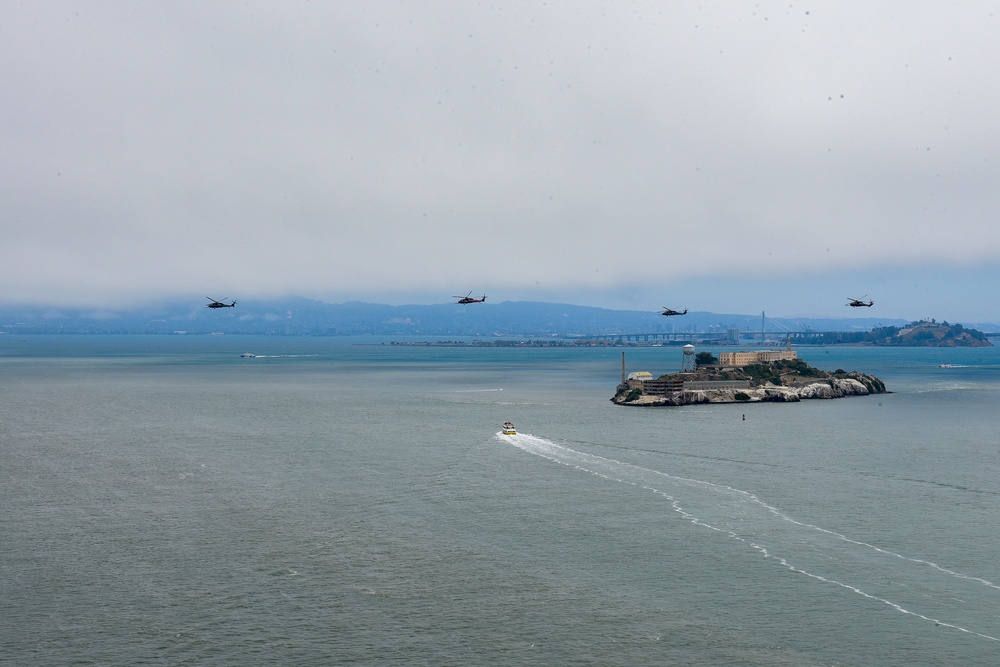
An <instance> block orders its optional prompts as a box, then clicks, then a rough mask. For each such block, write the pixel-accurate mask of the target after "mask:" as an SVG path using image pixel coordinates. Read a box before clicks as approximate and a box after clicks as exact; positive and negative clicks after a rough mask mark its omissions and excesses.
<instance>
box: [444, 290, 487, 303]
mask: <svg viewBox="0 0 1000 667" xmlns="http://www.w3.org/2000/svg"><path fill="white" fill-rule="evenodd" d="M451 298H452V299H458V301H456V302H455V303H460V304H462V305H463V306H464V305H467V304H470V303H486V295H485V294H484V295H483V298H481V299H477V298H475V297H473V296H472V292H469V293H468V294H466V295H465V296H454V295H453V296H452V297H451Z"/></svg>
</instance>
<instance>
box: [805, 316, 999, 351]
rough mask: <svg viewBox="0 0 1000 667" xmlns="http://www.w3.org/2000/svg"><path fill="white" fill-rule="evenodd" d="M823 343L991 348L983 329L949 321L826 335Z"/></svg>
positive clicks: (921, 322)
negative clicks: (969, 327) (970, 327)
mask: <svg viewBox="0 0 1000 667" xmlns="http://www.w3.org/2000/svg"><path fill="white" fill-rule="evenodd" d="M817 342H819V343H822V344H828V345H829V344H854V345H876V346H883V347H992V346H993V344H992V343H991V342H990V341H989V340H988V339H987V338H986V335H985V334H984V333H983V332H982V331H978V330H976V329H967V328H965V327H964V326H962V325H961V324H948V323H947V322H940V323H939V322H934V321H931V322H927V321H919V322H911V323H909V324H907V325H905V326H902V327H897V326H883V327H876V328H874V329H872V330H871V331H868V332H863V333H862V332H841V333H836V334H827V335H825V336H824V337H823V338H822V339H820V340H818V341H817Z"/></svg>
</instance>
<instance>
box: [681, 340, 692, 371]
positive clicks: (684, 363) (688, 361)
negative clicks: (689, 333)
mask: <svg viewBox="0 0 1000 667" xmlns="http://www.w3.org/2000/svg"><path fill="white" fill-rule="evenodd" d="M681 351H683V352H684V354H683V355H682V356H681V373H688V372H690V371H693V370H694V345H692V344H691V343H688V344H687V345H685V346H684V347H682V348H681Z"/></svg>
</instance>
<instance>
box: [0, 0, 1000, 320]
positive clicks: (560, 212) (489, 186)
mask: <svg viewBox="0 0 1000 667" xmlns="http://www.w3.org/2000/svg"><path fill="white" fill-rule="evenodd" d="M879 5H882V6H879ZM994 7H995V3H992V2H985V1H984V2H956V3H941V2H931V1H929V0H916V1H915V2H907V3H903V2H895V3H872V2H861V1H855V0H846V1H840V2H832V1H831V2H797V1H792V0H783V1H782V2H769V1H761V2H743V1H740V2H722V1H720V2H674V3H663V2H644V1H639V2H607V3H598V2H586V1H567V2H551V1H550V2H544V3H543V2H514V3H512V2H503V1H500V2H480V3H473V2H459V1H455V2H427V1H420V2H416V1H414V2H337V3H334V2H311V3H310V2H280V3H279V2H239V3H235V2H234V3H227V2H210V3H201V2H198V3H196V2H152V3H133V2H109V3H104V2H23V3H16V2H5V3H2V4H0V83H2V87H0V90H2V91H3V95H2V96H0V133H2V146H3V150H2V151H0V170H2V178H0V225H2V227H0V229H2V235H3V239H2V245H0V248H2V251H0V252H2V254H0V302H7V303H17V302H24V301H33V302H42V303H51V304H54V305H73V304H76V305H85V306H92V305H93V306H108V305H114V304H120V305H127V304H130V303H134V302H136V301H138V300H166V299H171V298H174V297H177V296H187V295H191V296H193V297H195V298H198V299H203V296H204V295H206V294H210V295H212V296H215V297H218V298H221V297H224V296H228V297H230V298H239V299H242V300H246V299H251V298H254V297H265V296H266V297H271V296H281V295H288V294H293V295H300V296H306V297H310V298H316V299H321V300H324V301H329V302H342V301H353V300H363V301H374V302H381V303H395V304H402V303H439V302H444V301H447V300H449V297H450V296H451V295H452V294H465V293H466V292H468V291H469V290H472V291H473V293H474V294H476V295H481V294H482V293H486V294H488V295H489V296H490V300H491V301H493V300H495V301H510V300H544V301H563V302H568V303H576V304H581V305H594V306H605V307H613V308H623V309H637V310H647V309H648V310H655V309H657V308H659V307H660V306H671V307H674V308H684V307H687V308H691V309H692V310H708V311H714V312H720V313H755V312H760V311H762V310H766V311H767V312H768V314H772V313H773V314H774V315H775V316H823V315H830V316H843V315H845V314H850V313H849V312H845V311H849V310H850V309H848V308H847V307H846V306H845V305H844V304H845V303H846V298H847V297H860V296H862V295H864V294H868V295H870V297H871V298H873V299H874V300H875V306H874V307H873V308H871V309H866V310H864V311H862V312H859V313H857V314H858V315H871V316H878V317H887V318H888V317H902V318H913V319H916V318H920V317H936V318H937V319H950V320H953V321H1000V299H998V298H997V294H998V293H1000V224H998V223H1000V215H998V214H1000V150H998V149H1000V121H998V119H1000V76H998V75H997V72H998V66H1000V39H998V35H1000V17H998V16H997V11H1000V10H997V11H995V10H994Z"/></svg>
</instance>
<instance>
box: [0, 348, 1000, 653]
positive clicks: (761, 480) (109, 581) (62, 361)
mask: <svg viewBox="0 0 1000 667" xmlns="http://www.w3.org/2000/svg"><path fill="white" fill-rule="evenodd" d="M389 343H391V341H388V340H381V339H369V338H336V337H330V338H292V337H259V338H258V337H237V336H229V335H226V336H197V337H195V336H171V337H163V336H95V337H86V336H13V335H5V336H0V398H2V400H0V475H2V477H0V663H2V664H10V665H325V664H329V665H334V664H336V665H340V664H345V665H768V666H771V665H858V666H861V665H909V666H912V665H928V666H929V665H972V666H975V665H983V666H986V665H991V666H992V665H996V664H1000V565H998V558H997V555H998V553H1000V534H998V524H1000V483H998V479H1000V438H998V435H997V434H998V427H1000V410H998V406H1000V352H998V349H997V348H977V349H927V348H921V349H880V348H853V347H835V348H831V347H815V348H809V347H803V348H800V349H799V356H800V358H803V359H804V360H806V361H807V362H809V363H810V364H812V365H814V366H817V367H819V368H822V369H825V370H835V369H838V368H841V369H844V370H859V371H863V372H867V373H872V374H875V375H877V376H879V377H880V378H881V379H883V380H884V381H885V382H886V385H887V387H888V389H889V390H890V391H891V392H892V393H889V394H884V395H878V396H869V397H857V398H846V399H840V400H831V401H823V400H815V401H804V402H801V403H797V404H746V405H707V406H688V407H683V408H629V407H620V406H615V405H613V404H612V403H611V402H610V401H609V399H610V397H611V396H612V394H613V393H614V389H615V386H616V385H617V384H618V382H619V381H620V377H621V364H622V359H621V354H622V350H621V348H559V347H553V348H513V347H510V348H494V347H438V346H402V345H393V344H389ZM710 351H714V352H716V353H717V352H718V351H719V350H713V349H710ZM243 352H253V353H255V354H256V355H257V356H255V357H252V358H251V357H241V356H240V355H241V353H243ZM680 356H681V354H680V350H679V349H678V348H676V347H662V348H628V349H627V350H626V366H627V368H628V370H629V371H639V370H645V371H650V372H652V373H653V374H654V375H659V374H661V373H665V372H673V371H676V370H678V368H679V366H680ZM942 364H943V365H944V366H942ZM508 419H509V420H511V421H513V422H514V423H515V425H516V426H517V429H518V435H516V436H503V435H501V434H500V433H499V431H500V424H501V423H502V422H504V421H505V420H508Z"/></svg>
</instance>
